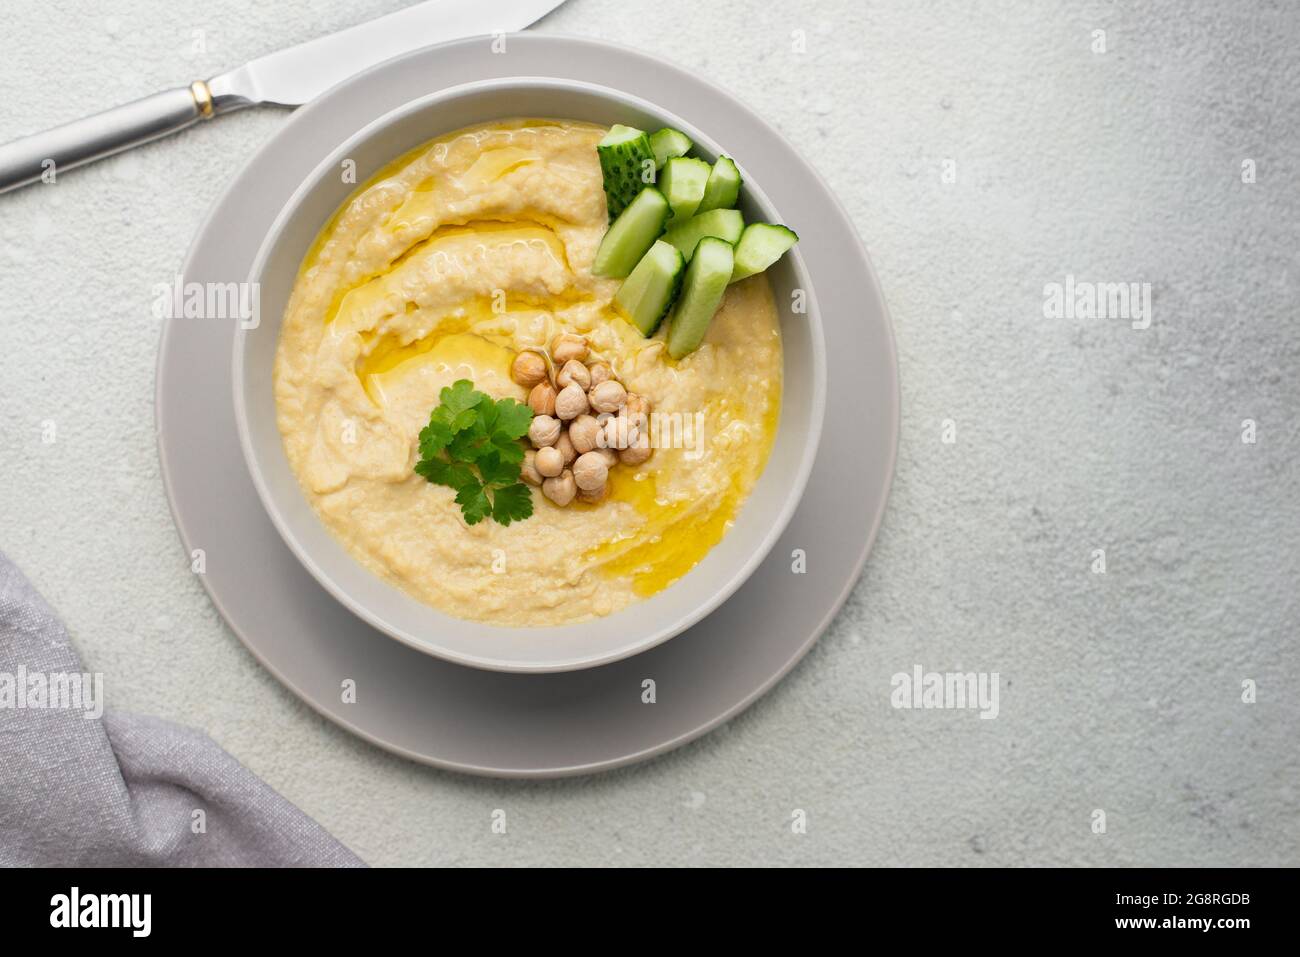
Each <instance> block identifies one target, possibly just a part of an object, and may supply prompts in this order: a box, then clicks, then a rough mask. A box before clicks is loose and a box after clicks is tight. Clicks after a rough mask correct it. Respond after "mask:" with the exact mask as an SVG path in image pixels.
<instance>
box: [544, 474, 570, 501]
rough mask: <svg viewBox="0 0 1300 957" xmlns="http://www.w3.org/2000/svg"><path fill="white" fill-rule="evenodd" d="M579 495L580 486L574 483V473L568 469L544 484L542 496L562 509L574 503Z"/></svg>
mask: <svg viewBox="0 0 1300 957" xmlns="http://www.w3.org/2000/svg"><path fill="white" fill-rule="evenodd" d="M577 493H578V486H577V484H576V483H575V482H574V481H573V473H572V472H570V471H569V470H568V469H565V470H564V471H563V472H561V473H560V474H559V475H557V476H556V477H555V478H548V479H547V480H546V481H544V482H543V483H542V494H543V495H545V496H546V497H547V498H549V499H550V500H551V501H552V502H554V503H555V504H556V505H559V506H560V507H561V508H562V507H564V506H565V505H568V504H569V503H570V502H572V501H573V496H574V495H576V494H577Z"/></svg>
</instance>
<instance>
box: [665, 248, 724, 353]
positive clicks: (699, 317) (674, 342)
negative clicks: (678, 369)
mask: <svg viewBox="0 0 1300 957" xmlns="http://www.w3.org/2000/svg"><path fill="white" fill-rule="evenodd" d="M734 268H735V259H734V256H733V255H732V251H731V244H730V243H728V242H725V241H723V240H721V239H718V238H717V237H715V236H706V237H704V238H703V239H701V240H700V243H699V245H698V246H696V247H695V256H694V258H692V259H691V264H690V265H689V266H688V267H686V278H685V279H683V280H682V295H681V298H680V299H678V300H677V305H676V306H675V307H674V309H673V317H672V321H671V324H670V325H669V326H668V354H669V355H670V356H672V357H673V358H674V359H680V358H681V357H682V356H684V355H688V354H689V353H692V352H694V351H695V350H696V349H698V348H699V346H700V343H701V342H703V341H704V334H705V333H706V332H708V331H709V323H710V322H712V321H713V314H714V313H715V312H717V311H718V306H719V304H720V303H721V302H722V297H723V296H724V295H725V294H726V292H727V283H728V282H730V280H731V272H732V270H733V269H734Z"/></svg>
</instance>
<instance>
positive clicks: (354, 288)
mask: <svg viewBox="0 0 1300 957" xmlns="http://www.w3.org/2000/svg"><path fill="white" fill-rule="evenodd" d="M604 132H605V130H604V129H603V128H602V127H598V126H593V125H589V124H585V123H576V122H565V121H552V120H518V121H506V122H498V123H493V124H491V125H486V126H482V127H475V128H471V129H467V130H462V131H459V132H457V133H453V134H451V135H448V136H445V137H442V138H440V139H438V140H435V141H433V142H431V143H429V144H426V145H425V146H422V147H420V148H419V149H416V150H414V151H412V152H411V153H408V154H407V155H405V156H403V157H401V158H400V159H398V160H397V161H395V162H394V163H392V164H390V166H389V167H387V168H386V169H384V170H383V171H381V173H380V174H379V175H378V176H376V177H375V178H374V179H372V180H371V181H370V182H369V183H367V184H365V185H363V186H362V187H360V188H359V189H358V190H357V191H356V192H355V193H354V194H353V195H352V197H350V198H349V199H348V201H347V202H345V203H344V204H343V206H342V207H340V209H339V211H338V212H337V213H336V214H335V215H334V217H333V219H332V220H331V221H330V222H329V223H328V224H327V225H326V227H325V229H324V230H323V231H322V233H321V235H320V237H319V239H318V240H317V241H316V243H315V244H314V246H313V247H312V249H311V251H310V252H309V253H308V255H307V257H306V259H305V261H304V263H303V266H302V270H301V272H300V274H299V276H298V279H297V283H296V285H295V287H294V290H293V293H292V296H291V297H290V300H289V305H288V307H287V309H286V312H285V316H284V322H283V326H282V331H281V336H280V342H279V347H278V352H277V355H276V364H275V397H276V407H277V414H278V424H279V428H280V432H281V434H282V436H283V439H284V449H285V453H286V455H287V456H288V459H289V463H290V466H291V467H292V469H293V471H294V473H295V475H296V476H297V478H298V480H299V482H300V483H301V485H302V488H303V492H304V494H305V495H306V496H307V499H308V500H309V501H310V502H311V504H312V506H313V508H314V509H315V510H316V512H317V513H318V514H319V516H320V518H321V521H323V522H324V523H325V525H326V526H327V527H328V528H329V529H330V531H331V532H332V533H333V534H334V536H335V537H336V538H337V539H338V540H339V541H340V542H341V543H342V545H343V546H344V547H345V548H346V549H347V550H348V552H350V553H351V554H352V555H353V556H354V557H355V558H356V559H357V561H359V562H361V563H362V564H363V565H364V566H366V567H367V568H369V569H370V570H372V571H373V572H374V573H375V574H377V575H380V576H382V577H383V578H385V579H387V580H388V581H390V582H392V583H394V584H395V585H397V586H399V587H401V588H403V589H405V590H406V591H407V592H409V593H410V594H412V595H414V596H415V597H416V598H418V599H420V600H422V601H424V602H427V603H428V604H430V605H432V606H434V607H436V608H438V609H440V610H442V611H444V612H446V613H448V614H451V615H455V616H457V617H461V618H469V619H475V620H480V621H486V622H491V623H493V624H499V625H507V626H543V625H557V624H564V623H567V622H575V621H581V620H584V619H589V618H592V617H596V616H600V615H607V614H609V613H611V612H614V611H617V610H619V609H620V608H623V607H625V606H627V605H629V604H631V603H632V602H634V601H636V600H638V599H640V598H644V597H646V596H648V595H652V594H654V593H655V592H657V591H659V590H661V589H663V588H665V587H667V586H668V585H670V584H671V583H672V582H674V581H676V580H677V579H678V578H680V577H681V576H682V575H683V574H685V573H686V572H687V571H689V570H690V568H691V567H692V566H693V565H695V563H696V562H698V561H699V560H700V558H702V557H703V556H704V554H705V553H706V552H707V551H708V550H709V549H710V548H712V547H713V545H715V544H716V543H717V542H718V541H719V540H721V538H722V536H723V535H724V534H725V533H726V531H727V529H728V528H729V527H730V525H731V523H732V521H733V520H734V518H735V515H736V512H737V510H738V509H739V508H740V506H741V504H742V503H743V502H744V500H745V497H746V496H747V495H748V494H749V492H750V489H751V488H752V487H753V484H754V482H755V481H756V480H757V478H758V476H759V474H760V473H761V472H762V469H763V466H764V464H765V462H766V460H767V455H768V452H769V451H770V449H771V444H772V439H773V436H774V434H775V431H776V423H777V417H778V412H779V406H780V395H781V367H782V359H781V337H780V330H779V326H778V322H777V316H776V309H775V307H774V305H773V302H772V293H771V289H770V287H769V285H768V282H767V279H766V277H765V276H763V275H757V276H753V277H751V278H749V279H746V280H744V281H742V282H739V283H735V284H733V285H732V286H730V287H729V289H728V291H727V294H726V298H725V299H724V301H723V304H722V306H721V308H720V310H719V312H718V314H717V315H716V316H715V318H714V320H713V323H712V325H711V326H710V329H709V332H708V335H707V337H706V338H705V340H704V344H703V345H702V346H701V348H700V349H699V350H697V351H696V352H694V353H692V354H691V355H689V356H687V357H685V358H684V359H682V360H680V361H673V360H672V359H670V358H669V356H668V354H667V352H666V351H665V348H664V343H663V333H662V332H660V333H659V334H658V335H657V336H655V337H653V338H650V339H645V338H642V336H641V335H640V333H638V332H637V331H636V330H635V329H634V328H633V327H632V326H631V325H630V324H629V323H628V322H626V321H625V320H624V319H623V318H621V317H620V316H619V315H617V314H616V313H615V312H614V311H613V310H612V308H611V306H610V303H611V300H612V298H613V296H614V294H615V293H616V292H617V290H618V287H619V280H608V279H597V278H595V277H593V276H592V274H591V263H592V259H593V257H594V255H595V252H596V248H597V246H598V245H599V243H600V239H601V237H602V235H603V234H604V232H605V229H606V227H607V225H608V220H607V216H606V210H605V195H604V191H603V188H602V180H601V172H600V165H599V162H598V161H597V157H596V143H597V142H598V141H599V140H600V138H601V136H602V135H603V134H604ZM561 332H574V333H578V334H581V335H584V336H586V337H587V339H588V341H589V343H590V346H591V352H592V355H593V356H595V357H597V358H599V359H601V360H602V361H605V362H607V363H609V365H610V366H611V367H612V368H613V370H614V374H615V375H616V376H617V378H618V379H619V380H620V381H622V382H623V383H624V385H626V387H627V388H628V389H629V390H631V391H633V392H637V393H640V394H642V395H645V396H646V397H648V398H649V399H650V400H651V401H652V402H653V405H654V412H655V422H656V423H661V424H662V425H663V427H662V428H661V429H659V434H658V442H657V445H658V446H659V447H657V448H656V449H655V452H654V455H653V456H652V457H651V459H650V460H649V461H648V462H646V463H645V464H643V465H639V466H636V467H631V466H625V465H619V466H616V467H614V468H613V469H612V470H611V472H610V481H611V483H612V491H611V495H610V497H609V498H608V499H606V500H605V501H604V502H601V503H600V504H597V505H584V504H580V503H574V504H572V505H570V506H568V507H567V508H561V507H558V506H556V505H554V504H553V503H551V502H550V501H548V500H547V499H546V498H545V497H543V496H542V494H541V493H540V490H538V489H532V494H533V500H534V509H535V511H534V514H533V516H532V517H531V518H529V519H526V520H523V521H517V522H515V523H513V524H511V525H509V526H502V525H498V524H496V523H495V522H493V521H491V520H488V521H483V522H481V523H479V524H477V525H473V526H470V525H467V524H466V523H465V521H464V519H463V518H462V516H461V512H460V508H459V507H458V506H457V504H456V503H455V501H454V498H455V493H454V492H453V491H452V489H450V488H446V487H443V486H439V485H434V484H431V483H429V482H427V481H425V479H423V478H421V477H420V476H419V475H416V474H415V473H414V472H413V471H412V469H413V466H414V464H415V462H416V460H417V459H418V449H417V445H418V442H417V436H418V433H419V431H420V429H421V428H423V426H424V425H426V424H427V423H428V420H429V413H430V412H431V411H432V409H433V408H434V407H435V406H437V405H438V403H439V392H440V390H441V389H442V388H443V387H444V386H447V385H450V384H451V383H452V382H454V381H455V380H457V379H470V380H472V381H473V383H474V386H475V387H476V388H477V389H479V390H480V391H482V392H486V393H488V394H490V395H493V396H495V397H498V398H500V397H507V396H509V397H513V398H516V399H518V400H520V401H524V400H525V398H526V394H525V391H524V390H523V389H522V388H521V387H520V386H518V385H516V384H515V383H514V382H513V381H512V380H511V378H510V372H509V367H510V363H511V361H512V359H513V358H514V355H515V353H516V352H517V351H519V350H521V349H524V348H526V347H528V348H538V347H542V348H544V347H545V346H546V344H547V343H549V342H550V341H551V339H552V337H553V336H554V335H556V334H557V333H561ZM670 439H671V440H675V441H674V442H673V444H675V445H676V446H678V447H672V448H664V447H662V446H663V445H664V444H665V443H666V442H669V441H670ZM683 446H684V447H683Z"/></svg>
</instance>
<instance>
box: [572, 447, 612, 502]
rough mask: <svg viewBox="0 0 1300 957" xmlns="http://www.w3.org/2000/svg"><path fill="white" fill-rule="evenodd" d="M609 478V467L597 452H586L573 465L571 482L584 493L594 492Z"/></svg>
mask: <svg viewBox="0 0 1300 957" xmlns="http://www.w3.org/2000/svg"><path fill="white" fill-rule="evenodd" d="M607 478H609V466H608V465H606V464H605V457H604V456H603V455H601V454H600V453H599V452H586V453H584V454H582V455H579V456H578V461H576V462H574V463H573V481H574V482H576V483H577V485H578V488H580V489H582V490H583V491H584V492H594V491H596V490H597V489H598V488H600V487H601V486H602V485H604V484H605V480H606V479H607Z"/></svg>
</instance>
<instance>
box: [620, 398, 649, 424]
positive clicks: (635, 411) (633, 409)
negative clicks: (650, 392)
mask: <svg viewBox="0 0 1300 957" xmlns="http://www.w3.org/2000/svg"><path fill="white" fill-rule="evenodd" d="M623 408H624V409H626V410H627V414H628V415H632V416H636V415H644V416H646V417H647V418H649V417H650V400H649V399H647V398H646V397H645V396H643V395H638V394H637V393H635V392H629V393H628V394H627V398H626V399H625V400H624V402H623Z"/></svg>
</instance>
